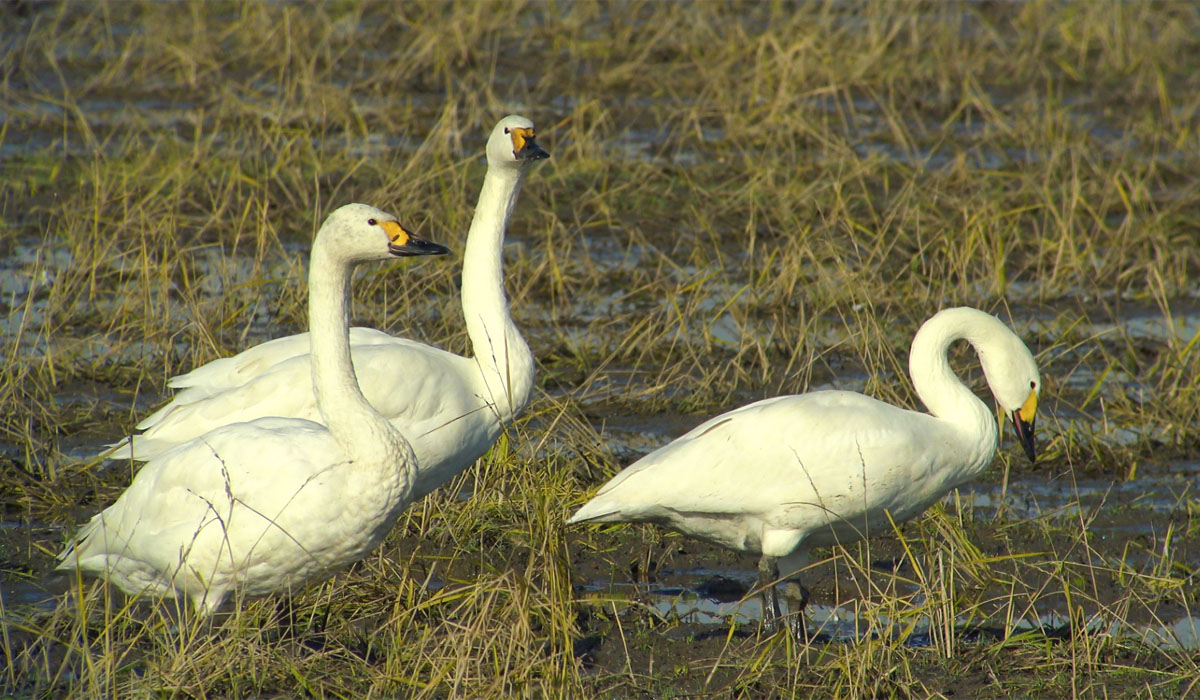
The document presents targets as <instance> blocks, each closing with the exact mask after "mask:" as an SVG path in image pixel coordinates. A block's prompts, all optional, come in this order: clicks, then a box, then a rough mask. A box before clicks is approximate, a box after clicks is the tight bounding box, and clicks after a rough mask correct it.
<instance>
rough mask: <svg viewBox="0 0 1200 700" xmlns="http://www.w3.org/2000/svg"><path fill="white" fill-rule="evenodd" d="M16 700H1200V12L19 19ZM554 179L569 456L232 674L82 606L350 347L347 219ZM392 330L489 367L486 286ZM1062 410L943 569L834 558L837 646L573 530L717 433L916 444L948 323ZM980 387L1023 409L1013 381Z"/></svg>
mask: <svg viewBox="0 0 1200 700" xmlns="http://www.w3.org/2000/svg"><path fill="white" fill-rule="evenodd" d="M0 19H2V20H3V21H2V22H0V25H2V26H3V29H0V42H2V44H3V47H4V51H3V53H2V56H0V75H2V76H3V79H2V80H0V93H2V99H0V110H2V113H3V116H4V120H3V126H2V127H0V217H2V221H3V230H2V231H0V253H2V256H0V258H2V259H0V311H2V317H0V323H3V326H4V334H3V342H2V344H0V372H2V378H0V485H2V489H0V507H2V508H3V511H2V512H3V523H2V524H0V577H2V578H0V617H2V618H3V627H2V628H0V647H2V648H3V651H4V656H3V665H2V666H0V688H4V690H0V695H6V696H7V695H12V696H15V697H37V698H42V697H55V698H57V697H79V698H94V697H175V696H179V697H216V698H220V697H288V696H297V695H306V696H313V697H392V696H413V697H460V696H461V697H520V696H532V697H543V696H558V697H588V696H597V697H614V698H615V697H656V698H657V697H696V696H714V697H790V696H797V697H808V696H813V695H816V696H836V697H952V696H953V697H1010V696H1013V695H1017V696H1024V695H1029V696H1040V697H1105V698H1110V697H1139V698H1142V697H1170V698H1175V697H1180V696H1188V695H1200V687H1197V685H1196V678H1197V677H1198V675H1200V664H1198V656H1197V654H1198V652H1197V648H1198V643H1197V634H1196V632H1197V629H1196V628H1197V623H1196V620H1197V616H1198V613H1197V607H1198V606H1200V576H1198V574H1197V571H1198V567H1200V501H1198V500H1197V495H1196V494H1197V488H1200V416H1198V414H1200V390H1198V388H1197V380H1196V377H1197V376H1198V373H1200V359H1198V358H1200V352H1198V350H1197V344H1198V343H1197V340H1198V339H1200V282H1198V281H1197V280H1198V274H1200V12H1197V9H1196V8H1195V7H1194V6H1192V5H1190V4H1126V3H1115V2H1114V3H1091V4H1056V3H1029V4H1021V5H1010V4H998V5H990V4H893V3H825V4H800V5H797V4H791V3H761V4H760V3H752V4H736V3H734V4H726V3H722V4H718V3H695V4H666V3H612V4H593V3H570V4H560V3H520V2H518V3H503V4H476V3H461V4H453V3H451V4H442V3H438V4H418V3H411V4H378V5H376V4H366V3H358V2H342V3H329V4H291V3H282V4H277V3H270V4H213V3H188V4H158V3H133V2H129V3H125V2H121V3H104V2H101V3H95V4H76V3H66V4H55V3H46V4H37V3H6V4H4V5H3V6H0ZM513 112H515V113H521V114H525V115H526V116H529V117H531V118H533V119H534V120H535V121H536V122H537V124H538V127H539V141H541V142H542V144H543V145H544V146H545V147H546V148H547V149H548V150H550V151H551V152H552V153H553V158H552V159H551V160H550V161H548V162H546V163H543V164H541V165H540V166H539V168H538V170H537V172H535V173H533V174H532V175H531V176H530V178H529V179H528V181H527V184H526V186H525V189H524V191H523V193H522V198H521V202H520V204H519V205H518V209H517V211H516V213H515V215H514V217H513V221H512V223H511V225H510V227H509V240H510V243H509V245H508V246H507V257H506V265H507V268H506V274H507V278H508V289H509V294H510V297H511V299H512V302H513V309H514V315H515V316H516V318H517V321H518V323H519V324H520V325H521V327H522V328H523V329H525V331H526V337H527V339H528V340H529V342H530V345H531V346H532V348H533V350H534V352H535V354H536V355H537V357H538V360H539V366H538V371H539V381H538V387H539V392H538V395H537V397H536V399H535V401H534V404H533V405H532V406H531V408H530V411H529V413H528V415H527V417H526V418H525V419H523V420H522V421H521V422H520V423H519V424H518V425H516V426H515V427H514V428H513V430H512V431H511V432H510V434H509V435H508V436H507V437H506V438H505V439H504V440H502V442H501V444H500V445H498V446H497V448H496V449H495V450H493V452H492V453H490V454H489V455H488V456H487V457H486V458H485V459H484V460H482V461H481V463H480V464H479V465H477V467H476V469H475V470H474V471H473V472H472V473H471V474H468V475H466V476H465V477H463V478H462V479H461V480H460V481H458V482H457V483H455V484H453V485H452V486H450V487H449V488H447V489H445V490H444V492H443V493H441V494H437V495H435V496H434V497H431V498H429V499H427V500H425V501H423V502H421V503H419V504H417V505H416V506H414V507H413V508H412V509H411V510H410V512H409V514H408V515H407V516H406V517H405V519H404V520H403V521H402V522H401V524H400V525H399V526H398V527H397V529H396V532H395V534H394V536H393V537H392V538H391V539H390V540H389V541H388V543H387V544H386V546H385V547H383V548H382V549H381V550H380V551H379V552H377V553H376V554H375V555H373V556H372V557H370V558H369V559H368V560H366V561H364V562H362V563H361V564H360V565H358V566H356V567H355V568H354V569H353V570H351V571H349V572H347V573H345V574H344V575H341V576H339V577H337V578H336V579H334V580H333V581H331V582H329V583H328V584H325V585H322V586H317V587H314V588H311V589H308V590H304V591H300V592H297V594H296V595H295V596H293V597H292V598H291V599H290V600H287V601H284V600H281V599H280V600H277V599H270V600H262V601H251V602H248V603H246V604H245V605H243V606H241V607H240V608H239V609H238V611H237V612H232V613H229V614H228V615H226V616H225V617H224V618H223V619H222V620H220V621H219V629H217V630H215V631H214V630H213V629H210V628H209V627H208V626H206V625H197V624H195V623H193V622H192V621H191V620H190V619H189V618H187V617H186V616H185V617H182V618H181V617H180V615H179V614H178V611H176V610H174V609H173V606H170V605H158V606H155V605H151V604H148V603H144V602H139V603H136V604H133V605H129V604H128V603H127V602H126V601H125V599H124V598H123V597H121V596H119V595H113V596H109V595H107V593H106V591H105V590H104V589H103V587H101V586H98V585H94V584H92V583H91V582H83V583H82V584H80V583H79V582H75V581H67V580H64V578H63V577H61V576H60V577H55V576H53V575H51V574H50V573H49V569H50V567H51V562H52V555H53V553H54V552H55V551H57V549H58V548H59V547H60V545H61V543H62V542H63V541H64V538H65V535H66V532H67V531H68V530H69V528H71V527H72V526H73V525H74V524H75V523H78V522H80V521H81V520H83V519H84V518H86V517H87V516H89V515H91V514H92V513H94V512H96V511H97V510H98V509H99V508H101V507H103V506H104V505H106V504H108V503H110V502H111V501H112V500H113V499H114V498H115V496H116V494H117V493H119V492H120V490H121V489H122V488H123V487H124V486H125V485H126V484H127V483H128V480H129V478H130V475H131V470H132V468H131V466H130V465H125V464H105V463H103V462H98V461H97V460H95V459H93V458H92V457H93V455H94V454H95V453H96V451H97V449H98V448H99V447H100V446H101V445H103V444H104V443H106V442H110V441H112V440H114V439H116V438H117V437H119V436H121V435H123V434H125V433H126V432H127V431H128V430H130V429H131V427H132V426H133V425H134V423H136V420H137V418H138V417H139V416H142V415H145V413H146V412H147V410H148V409H150V408H151V407H153V406H155V405H156V404H158V403H159V402H160V401H161V400H162V399H163V398H164V397H165V396H166V395H167V390H166V389H165V381H166V379H167V378H168V377H169V376H171V375H173V374H177V373H179V372H181V371H186V370H187V369H189V368H191V367H194V366H196V365H197V364H199V363H202V362H205V361H207V360H210V359H213V358H215V357H220V356H224V355H228V354H231V353H233V352H236V351H238V350H239V349H241V348H244V347H246V346H248V345H250V344H253V343H257V342H260V341H262V340H265V339H267V338H270V337H275V336H278V335H283V334H287V333H291V332H295V331H297V330H299V329H301V328H302V327H303V324H304V318H303V313H304V304H303V302H304V297H305V290H304V286H303V279H304V269H305V252H306V247H307V243H308V241H309V240H311V235H312V233H313V231H314V230H315V228H316V226H317V225H318V223H319V222H320V220H321V219H322V218H323V216H324V214H325V213H327V212H328V211H329V210H330V209H332V208H333V207H335V206H337V205H339V204H342V203H344V202H346V201H356V200H357V201H366V202H371V203H375V204H378V205H380V206H383V207H384V208H388V209H391V210H393V211H395V212H397V213H398V214H400V215H401V216H402V217H403V218H404V219H405V220H406V221H411V222H412V223H413V225H414V226H415V228H417V229H418V230H421V231H422V232H424V233H427V234H428V235H429V236H430V237H431V238H434V239H435V240H438V241H440V242H443V243H446V244H448V245H450V246H451V247H455V248H458V249H461V243H462V238H461V237H462V235H463V233H465V231H466V227H467V224H468V222H469V220H470V216H471V212H472V207H473V204H474V198H475V195H476V192H477V190H478V186H479V182H480V179H481V177H482V172H483V164H482V161H481V153H482V143H483V139H484V136H485V134H486V133H487V130H488V129H489V128H490V126H491V125H492V124H493V123H494V122H495V121H496V119H498V118H499V117H500V116H502V115H504V114H506V113H513ZM442 262H443V264H433V263H428V262H426V263H422V264H414V265H409V266H407V267H405V269H404V272H403V274H397V272H396V271H395V270H391V271H389V270H386V269H378V270H372V271H370V272H368V273H366V274H365V275H364V276H363V278H362V280H361V283H360V284H359V286H358V288H357V294H356V298H357V304H356V307H355V312H356V314H357V319H356V321H357V323H360V324H362V325H370V326H374V327H377V328H382V329H387V330H389V331H390V332H394V333H396V334H401V335H406V336H411V337H415V338H420V339H422V340H426V341H428V342H433V343H436V344H439V345H441V346H442V347H445V348H448V349H451V350H455V351H459V352H466V351H467V350H468V348H467V340H466V336H465V332H464V329H463V324H462V319H461V314H460V312H459V310H458V308H457V294H456V290H457V281H456V275H457V270H458V268H457V265H456V264H455V263H454V262H453V261H451V262H448V263H447V262H444V261H442ZM956 304H969V305H973V306H976V307H979V308H983V309H986V310H989V311H992V312H995V313H997V314H998V315H1000V316H1001V317H1002V318H1004V319H1006V320H1009V321H1011V323H1012V324H1013V326H1014V328H1016V329H1017V330H1018V332H1019V333H1020V334H1021V336H1022V337H1023V338H1025V339H1026V341H1027V342H1028V344H1029V345H1030V347H1031V348H1032V349H1034V351H1035V352H1036V353H1037V355H1038V359H1039V363H1040V365H1041V367H1042V372H1043V376H1044V378H1045V389H1044V391H1043V401H1044V406H1043V409H1042V411H1041V413H1040V414H1039V418H1040V424H1039V432H1040V439H1041V441H1042V446H1043V457H1042V459H1041V460H1040V461H1039V463H1038V465H1037V467H1036V468H1031V467H1030V466H1029V465H1028V464H1027V463H1026V462H1025V461H1024V460H1023V458H1020V455H1019V451H1018V450H1017V449H1016V447H1015V445H1012V444H1011V442H1009V443H1007V444H1005V445H1003V446H1002V450H1001V454H1000V455H999V456H998V458H997V460H996V462H995V464H994V465H993V467H992V468H991V470H989V472H988V473H987V474H986V475H985V476H984V478H982V479H981V480H980V481H979V483H977V484H974V485H972V487H970V488H968V489H964V490H962V491H960V492H959V493H957V494H954V495H953V496H952V497H951V498H949V499H947V501H946V503H944V504H943V505H942V506H940V507H938V508H935V509H934V510H933V511H932V512H931V513H930V514H929V515H928V516H927V517H925V518H923V519H921V520H919V521H915V522H912V523H908V524H907V525H905V526H904V527H903V528H902V529H901V530H900V531H899V532H897V533H891V534H886V533H885V534H884V535H882V536H880V537H877V538H873V539H872V540H870V541H868V542H866V543H863V544H861V545H856V546H852V547H847V548H845V549H836V550H833V551H828V552H824V553H823V554H824V555H826V556H825V557H824V558H823V560H822V561H821V562H819V563H818V564H816V565H814V567H813V569H812V570H811V571H810V572H809V573H808V575H807V580H808V581H809V584H810V586H811V587H812V589H813V592H814V594H815V596H814V601H813V606H812V607H813V609H812V614H813V616H814V617H813V620H814V621H825V622H827V623H828V624H827V625H826V626H825V627H824V628H823V629H824V633H823V634H822V636H819V637H818V638H817V640H816V641H815V642H814V643H813V644H811V645H808V646H806V647H805V646H801V645H797V644H795V643H793V642H792V641H791V640H789V639H787V638H786V637H784V636H782V635H780V636H773V637H771V636H761V635H759V634H758V633H757V630H756V627H755V625H754V619H755V612H754V601H753V600H752V599H751V600H746V601H744V602H741V604H740V607H739V601H740V600H741V598H742V596H743V594H744V591H745V584H746V582H747V581H748V578H749V577H750V576H751V574H750V570H751V569H752V562H750V561H747V560H745V559H743V558H740V557H738V556H735V555H733V554H730V553H727V552H723V551H719V550H716V549H713V548H709V547H706V546H703V545H698V544H696V543H694V542H691V541H688V540H685V539H683V538H680V537H677V536H674V535H672V534H670V533H665V532H662V531H658V530H654V529H650V528H641V527H606V528H581V529H578V530H571V531H567V530H565V529H564V528H563V526H562V521H563V520H564V518H565V517H566V515H567V514H568V513H569V512H570V511H571V510H572V509H573V508H574V507H576V506H577V505H579V504H580V503H581V502H582V501H583V500H584V499H585V498H586V495H587V493H588V491H589V489H590V488H593V487H594V486H595V485H597V484H598V483H600V482H601V481H602V480H603V479H604V478H606V477H607V476H609V475H611V474H612V473H614V472H615V471H616V470H618V469H619V468H620V467H622V466H623V465H625V464H628V463H629V462H630V461H632V460H633V459H635V458H636V457H637V456H640V455H641V454H644V453H645V452H647V451H649V450H650V449H653V448H654V447H656V446H658V445H660V444H663V443H665V442H666V441H668V440H669V439H671V438H672V437H674V436H676V435H679V434H681V433H682V432H684V431H685V430H686V429H688V428H689V427H691V426H693V425H695V424H697V423H699V422H700V421H701V420H703V419H704V418H705V417H707V416H710V415H713V414H715V413H717V412H720V411H722V410H725V409H727V408H729V407H731V406H734V405H738V404H741V403H745V402H747V401H750V400H753V399H757V398H762V397H766V396H772V395H776V394H780V393H788V392H796V391H804V390H808V389H816V388H821V387H829V386H837V387H841V388H849V389H855V390H859V391H865V392H867V393H870V394H872V395H874V396H877V397H879V398H882V399H885V400H889V401H893V402H896V403H899V404H902V405H906V406H915V405H916V399H915V397H914V396H913V395H912V391H911V388H910V386H909V384H908V383H907V381H906V380H905V378H904V377H905V372H904V368H905V361H906V357H907V347H908V342H909V341H910V339H911V335H912V333H913V331H914V330H915V328H916V327H917V326H918V325H919V323H920V322H921V321H922V320H923V319H924V318H926V317H927V316H929V315H930V314H932V313H933V312H934V311H935V310H937V309H938V308H941V307H944V306H948V305H956ZM960 359H961V360H962V361H963V362H962V363H961V366H962V367H963V371H964V372H966V376H968V377H970V379H971V381H972V382H973V383H974V386H975V387H976V388H977V389H979V390H980V391H981V392H982V391H983V384H982V381H981V377H980V376H979V373H978V371H977V370H976V369H971V364H970V362H969V361H968V360H969V357H968V354H967V353H966V352H965V351H964V352H962V353H961V358H960Z"/></svg>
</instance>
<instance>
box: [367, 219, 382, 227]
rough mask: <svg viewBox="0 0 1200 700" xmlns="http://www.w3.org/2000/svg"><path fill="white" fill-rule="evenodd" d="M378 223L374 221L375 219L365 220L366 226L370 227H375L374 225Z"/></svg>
mask: <svg viewBox="0 0 1200 700" xmlns="http://www.w3.org/2000/svg"><path fill="white" fill-rule="evenodd" d="M378 223H379V222H378V221H376V220H375V219H367V224H368V225H370V226H375V225H376V224H378Z"/></svg>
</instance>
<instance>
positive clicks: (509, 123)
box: [487, 114, 550, 167]
mask: <svg viewBox="0 0 1200 700" xmlns="http://www.w3.org/2000/svg"><path fill="white" fill-rule="evenodd" d="M549 157H550V154H549V153H547V152H546V151H545V150H544V149H543V148H542V147H541V146H539V145H538V144H537V141H535V140H534V128H533V122H531V121H529V120H528V119H526V118H525V117H521V116H517V115H515V114H510V115H509V116H507V117H505V118H503V119H501V120H500V121H499V122H498V123H497V124H496V128H494V129H492V135H491V136H489V137H488V145H487V158H488V165H493V166H494V165H501V164H509V165H511V166H514V167H521V166H524V165H527V164H529V163H534V162H536V161H539V160H541V159H543V158H549Z"/></svg>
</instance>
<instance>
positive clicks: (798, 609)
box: [758, 554, 808, 641]
mask: <svg viewBox="0 0 1200 700" xmlns="http://www.w3.org/2000/svg"><path fill="white" fill-rule="evenodd" d="M778 580H779V559H778V558H776V557H769V556H767V555H765V554H764V555H763V557H762V558H761V559H759V560H758V587H759V590H761V591H762V597H763V629H764V630H766V631H767V632H774V631H775V630H776V629H777V625H778V624H779V620H780V618H781V617H783V615H781V614H780V612H779V591H778V589H776V588H775V582H776V581H778ZM783 596H784V599H785V600H786V601H787V604H788V614H787V626H788V629H789V630H790V631H791V632H792V634H793V635H794V636H795V637H796V639H799V640H802V641H803V640H807V639H808V634H807V632H806V631H805V629H804V606H806V605H808V589H806V588H805V587H804V586H801V585H800V581H799V580H798V579H796V578H790V579H788V580H787V581H785V582H784V585H783Z"/></svg>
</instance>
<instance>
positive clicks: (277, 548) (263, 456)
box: [58, 204, 449, 615]
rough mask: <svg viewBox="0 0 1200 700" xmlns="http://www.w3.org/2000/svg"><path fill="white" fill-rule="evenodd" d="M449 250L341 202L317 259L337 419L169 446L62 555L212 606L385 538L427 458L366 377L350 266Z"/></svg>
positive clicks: (324, 382) (127, 587) (319, 316)
mask: <svg viewBox="0 0 1200 700" xmlns="http://www.w3.org/2000/svg"><path fill="white" fill-rule="evenodd" d="M448 252H449V251H448V250H447V249H446V248H444V247H442V246H440V245H437V244H435V243H429V242H427V241H423V240H421V239H419V238H416V237H414V236H411V235H410V234H409V233H408V232H407V231H405V230H404V228H403V227H401V226H400V224H398V223H397V222H396V219H395V217H393V216H391V215H390V214H386V213H384V212H382V211H380V210H378V209H376V208H374V207H370V206H367V205H365V204H348V205H346V206H344V207H341V208H340V209H338V210H337V211H335V212H333V213H332V214H330V215H329V218H327V219H326V220H325V223H324V224H323V225H322V226H321V229H320V231H318V232H317V236H316V239H315V240H314V241H313V247H312V258H311V260H310V264H309V303H308V309H309V329H310V334H309V335H310V337H311V342H312V350H311V355H312V362H311V363H310V364H311V373H312V383H311V385H306V386H312V387H315V388H316V404H317V408H318V410H319V411H320V413H321V417H322V419H323V420H324V425H322V424H320V423H316V422H313V421H310V420H303V419H300V418H278V417H270V418H259V419H257V420H253V421H250V422H245V423H232V424H229V425H224V426H221V427H218V428H216V429H214V430H212V431H210V432H206V433H205V434H203V435H201V436H199V437H196V438H194V439H192V440H190V441H188V442H185V443H183V444H181V445H178V446H176V447H174V448H172V449H170V450H168V451H166V452H163V453H162V454H160V455H158V456H157V457H155V458H154V459H152V460H150V461H149V462H147V463H146V465H145V466H144V467H142V469H141V471H139V472H138V473H137V476H135V477H134V479H133V483H131V484H130V485H129V488H127V489H126V490H125V492H124V493H122V494H121V496H120V498H118V499H117V501H116V503H113V504H112V505H111V506H109V507H108V508H106V509H104V510H103V511H101V512H100V513H99V514H98V515H96V516H95V517H94V518H92V520H91V521H90V522H89V523H88V524H87V525H85V526H84V527H83V528H82V529H80V531H79V532H78V533H77V534H76V535H75V538H74V540H73V541H72V542H71V543H70V544H69V545H68V546H67V548H66V550H65V551H63V552H62V553H61V554H60V555H59V559H60V561H61V563H60V564H59V566H58V568H59V569H67V570H70V569H77V570H79V571H81V572H85V573H89V574H95V575H98V576H102V577H104V578H107V579H108V580H109V581H110V582H111V583H113V584H115V585H116V586H117V587H118V588H120V589H121V590H123V591H125V592H126V593H128V594H130V595H138V594H142V593H145V594H149V595H154V596H171V595H178V594H183V595H186V596H187V597H188V598H190V599H191V601H192V604H193V606H194V607H195V609H196V611H197V612H198V613H200V614H201V615H207V614H211V613H212V612H214V611H215V610H216V609H217V608H218V607H220V605H221V603H222V602H223V601H224V600H225V598H226V596H228V595H229V594H230V593H231V592H233V591H240V592H242V593H244V594H246V595H250V596H257V595H265V594H267V593H271V592H274V591H286V590H289V589H291V588H294V587H296V586H299V585H301V584H303V583H304V582H307V581H311V580H314V579H320V578H324V577H327V576H329V575H331V574H333V573H334V572H335V571H336V570H337V569H339V568H341V567H343V566H345V565H347V564H350V563H352V562H355V561H357V560H359V559H361V558H362V557H363V556H365V555H366V554H367V553H368V552H370V551H371V550H372V549H374V547H375V546H376V545H377V544H379V543H380V542H381V541H382V540H383V538H384V536H386V535H387V533H388V532H389V531H390V530H391V529H392V525H393V523H395V521H396V518H397V517H398V516H399V515H400V513H401V512H403V511H404V508H405V507H407V506H408V504H409V503H410V502H411V501H412V494H413V484H414V481H415V476H416V471H417V462H416V458H415V457H414V455H413V450H412V448H411V447H410V446H409V443H408V441H407V440H406V439H405V436H404V435H403V434H401V432H400V431H399V430H397V429H396V428H395V426H393V425H392V424H391V423H390V422H389V421H388V420H387V419H386V418H385V417H384V416H382V415H380V414H379V412H378V411H376V410H375V409H374V408H372V407H371V405H370V404H369V403H367V400H366V399H365V398H364V397H363V394H362V392H361V391H360V390H359V384H358V382H357V381H356V379H355V375H354V368H353V366H352V364H351V361H350V343H349V339H348V326H349V315H348V312H349V309H348V306H349V301H350V277H351V273H352V271H353V269H354V267H355V266H356V265H358V264H359V263H364V262H368V261H372V260H386V259H389V258H391V257H394V256H407V255H438V254H443V253H448ZM389 369H390V371H392V372H395V373H397V374H404V373H408V372H413V371H420V370H419V369H416V368H413V367H411V366H406V365H404V364H396V365H393V366H391V367H390V368H389ZM326 426H328V427H326Z"/></svg>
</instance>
